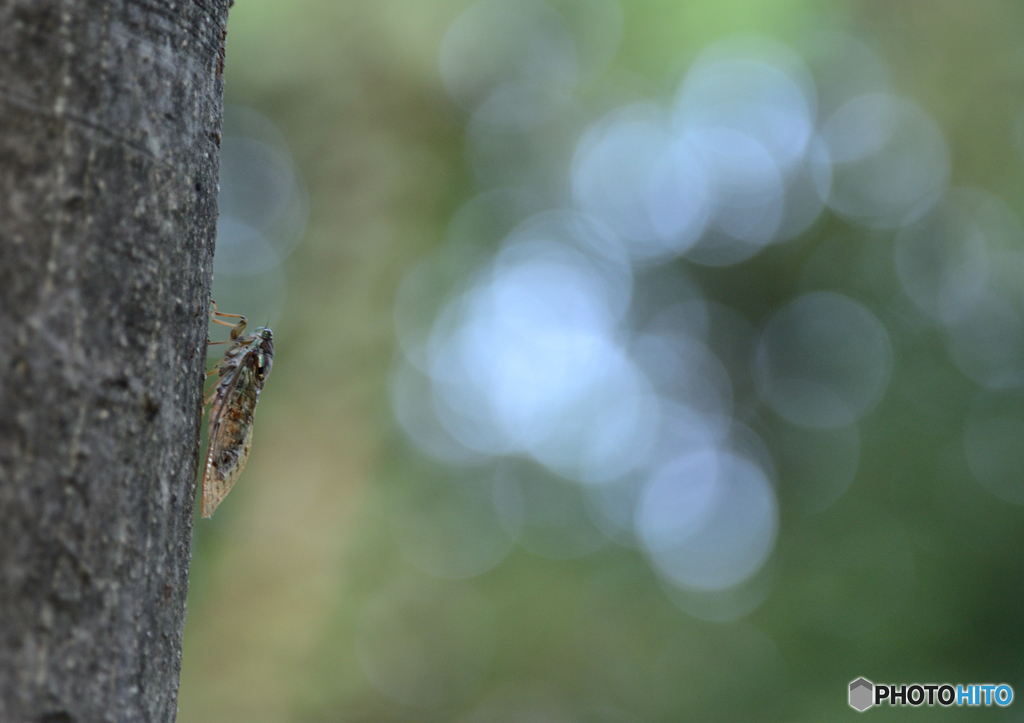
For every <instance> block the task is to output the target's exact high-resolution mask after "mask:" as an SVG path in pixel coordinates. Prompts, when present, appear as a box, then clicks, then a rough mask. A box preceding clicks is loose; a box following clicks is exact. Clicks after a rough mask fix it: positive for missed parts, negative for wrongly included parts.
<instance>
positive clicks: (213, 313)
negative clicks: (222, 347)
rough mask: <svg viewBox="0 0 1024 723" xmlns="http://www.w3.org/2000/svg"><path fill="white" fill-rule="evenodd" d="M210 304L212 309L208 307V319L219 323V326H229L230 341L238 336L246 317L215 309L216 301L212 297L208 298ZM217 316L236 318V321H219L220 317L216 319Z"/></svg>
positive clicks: (242, 329) (243, 329)
mask: <svg viewBox="0 0 1024 723" xmlns="http://www.w3.org/2000/svg"><path fill="white" fill-rule="evenodd" d="M210 305H211V306H212V307H213V308H212V309H210V321H212V322H213V323H214V324H220V325H221V326H230V327H231V341H234V340H235V339H237V338H238V337H239V335H240V334H241V333H242V332H243V331H245V322H246V318H245V317H244V316H242V315H241V314H226V313H224V312H223V311H217V302H216V301H214V300H213V299H210ZM218 316H222V317H224V318H227V319H238V321H237V322H236V323H234V324H231V323H228V322H226V321H221V320H220V319H217V318H216V317H218ZM207 343H212V344H219V343H227V342H207Z"/></svg>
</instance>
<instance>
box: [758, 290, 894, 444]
mask: <svg viewBox="0 0 1024 723" xmlns="http://www.w3.org/2000/svg"><path fill="white" fill-rule="evenodd" d="M891 371H892V347H891V345H890V342H889V335H888V333H887V332H886V330H885V327H883V326H882V324H881V322H879V321H878V319H876V318H875V316H874V315H873V314H872V313H871V312H870V311H868V310H867V309H866V308H865V307H864V306H862V305H861V304H859V303H857V302H856V301H854V300H852V299H849V298H847V297H845V296H842V295H840V294H836V293H834V292H814V293H810V294H804V295H803V296H801V297H799V298H797V299H796V300H794V301H792V302H790V303H789V304H787V305H786V306H785V307H783V308H782V309H780V310H779V311H778V312H776V313H775V315H774V316H772V318H771V319H770V320H769V321H768V323H767V324H766V325H765V327H764V330H763V331H762V333H761V339H760V341H759V342H758V345H757V349H756V351H755V354H754V376H755V381H756V382H757V389H758V393H759V394H760V396H761V398H762V399H763V400H764V401H765V402H766V403H767V404H768V405H769V406H770V407H771V408H772V410H773V411H775V412H776V413H777V414H778V415H779V416H781V417H783V418H784V419H787V420H789V421H790V422H792V423H793V424H797V425H800V426H805V427H818V428H834V427H842V426H846V425H848V424H850V423H851V422H853V421H854V420H856V419H859V418H860V417H861V416H863V415H864V414H866V413H867V412H869V411H870V410H871V409H873V408H874V407H875V405H876V404H878V402H879V400H881V398H882V395H883V394H884V393H885V389H886V387H887V385H888V383H889V377H890V374H891Z"/></svg>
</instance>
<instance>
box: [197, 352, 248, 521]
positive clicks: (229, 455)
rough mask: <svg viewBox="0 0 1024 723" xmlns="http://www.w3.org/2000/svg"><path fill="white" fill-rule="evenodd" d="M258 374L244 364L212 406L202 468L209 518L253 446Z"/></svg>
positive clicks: (205, 504) (216, 397)
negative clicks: (208, 435) (203, 467)
mask: <svg viewBox="0 0 1024 723" xmlns="http://www.w3.org/2000/svg"><path fill="white" fill-rule="evenodd" d="M257 384H258V381H257V375H256V372H255V370H254V369H253V368H252V366H251V365H250V364H247V363H244V362H243V364H242V365H241V366H240V368H239V369H237V370H236V373H235V374H232V375H231V376H230V377H229V378H227V379H225V380H223V382H222V386H221V387H220V388H218V389H217V392H216V396H215V397H214V400H213V406H212V407H211V408H210V442H209V447H208V448H207V451H206V467H205V469H204V471H203V503H202V506H203V517H210V516H211V515H212V514H213V511H214V510H215V509H217V505H219V504H220V503H221V502H222V501H223V500H224V498H225V497H227V496H228V492H230V491H231V488H232V487H233V486H234V484H235V482H236V481H237V480H238V477H239V475H240V474H242V469H243V468H244V467H245V463H246V461H247V460H248V459H249V451H250V450H251V449H252V423H253V417H254V415H255V412H256V402H257V400H258V399H259V393H258V392H259V389H258V387H257Z"/></svg>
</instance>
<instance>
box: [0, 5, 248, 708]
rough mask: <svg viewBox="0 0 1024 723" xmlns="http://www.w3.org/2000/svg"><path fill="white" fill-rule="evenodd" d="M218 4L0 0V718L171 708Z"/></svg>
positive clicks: (202, 285)
mask: <svg viewBox="0 0 1024 723" xmlns="http://www.w3.org/2000/svg"><path fill="white" fill-rule="evenodd" d="M228 3H229V0H180V1H179V2H173V1H172V0H105V1H104V2H100V0H0V721H17V722H19V723H20V722H21V721H49V722H51V723H54V722H57V721H83V722H84V721H101V720H102V721H107V720H110V721H172V720H174V718H175V714H176V710H177V691H178V678H179V669H180V662H181V636H182V626H183V624H184V618H185V595H186V592H187V584H188V564H189V557H190V554H191V535H192V512H193V504H194V492H195V484H196V472H197V458H198V447H199V420H200V411H201V410H200V405H201V398H202V382H201V379H202V372H203V368H204V364H205V359H206V351H205V343H204V342H205V339H206V329H207V304H208V300H209V289H210V279H211V269H212V259H213V245H214V234H215V222H216V215H217V207H216V195H217V174H218V153H219V144H220V129H221V97H222V92H223V81H222V78H221V74H222V70H223V49H224V37H225V28H226V23H227V8H228Z"/></svg>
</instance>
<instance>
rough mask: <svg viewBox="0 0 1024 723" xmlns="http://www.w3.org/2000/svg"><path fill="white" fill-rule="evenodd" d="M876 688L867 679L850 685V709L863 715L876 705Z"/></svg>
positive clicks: (858, 680) (860, 679)
mask: <svg viewBox="0 0 1024 723" xmlns="http://www.w3.org/2000/svg"><path fill="white" fill-rule="evenodd" d="M874 697H875V686H874V684H872V682H871V681H870V680H868V679H867V678H857V680H855V681H853V682H852V683H850V707H851V708H853V709H854V710H856V711H860V712H861V713H863V712H864V711H866V710H867V709H868V708H870V707H871V706H872V705H874Z"/></svg>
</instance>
